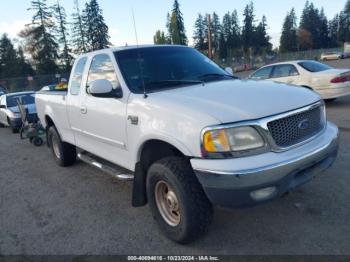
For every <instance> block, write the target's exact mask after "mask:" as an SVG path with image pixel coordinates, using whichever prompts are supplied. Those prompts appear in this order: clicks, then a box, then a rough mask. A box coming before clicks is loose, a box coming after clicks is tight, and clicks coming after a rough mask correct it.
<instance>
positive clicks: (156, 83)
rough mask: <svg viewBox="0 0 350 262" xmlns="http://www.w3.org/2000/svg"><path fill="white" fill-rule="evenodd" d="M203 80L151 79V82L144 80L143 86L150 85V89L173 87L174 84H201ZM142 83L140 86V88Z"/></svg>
mask: <svg viewBox="0 0 350 262" xmlns="http://www.w3.org/2000/svg"><path fill="white" fill-rule="evenodd" d="M203 83H204V82H203V81H201V80H161V81H153V82H146V83H145V84H144V87H146V88H147V87H150V88H151V91H152V89H159V88H162V87H175V86H182V85H196V84H203ZM142 87H143V85H142V86H141V88H142Z"/></svg>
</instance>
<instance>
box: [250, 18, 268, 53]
mask: <svg viewBox="0 0 350 262" xmlns="http://www.w3.org/2000/svg"><path fill="white" fill-rule="evenodd" d="M254 48H255V53H256V54H263V53H266V52H269V51H271V50H272V44H271V43H270V36H269V35H268V34H267V21H266V16H263V17H262V19H261V21H260V23H259V24H258V26H257V27H256V29H255V33H254Z"/></svg>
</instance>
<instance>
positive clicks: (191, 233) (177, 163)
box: [147, 157, 213, 244]
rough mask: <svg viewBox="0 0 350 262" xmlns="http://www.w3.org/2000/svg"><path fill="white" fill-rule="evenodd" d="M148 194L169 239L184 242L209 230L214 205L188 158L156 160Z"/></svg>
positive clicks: (151, 172)
mask: <svg viewBox="0 0 350 262" xmlns="http://www.w3.org/2000/svg"><path fill="white" fill-rule="evenodd" d="M147 196H148V200H149V204H150V208H151V211H152V213H153V216H154V218H155V220H156V221H157V222H158V224H159V227H160V229H161V231H162V232H163V233H164V234H165V235H166V236H167V237H168V238H169V239H171V240H173V241H175V242H178V243H181V244H185V243H189V242H191V241H193V240H195V239H197V238H198V237H200V236H201V235H203V234H204V233H206V232H207V230H208V227H209V225H210V223H211V221H212V216H213V208H212V205H211V203H210V202H209V200H208V198H207V197H206V195H205V193H204V191H203V188H202V186H201V185H200V184H199V182H198V180H197V178H196V176H195V174H194V172H193V170H192V168H191V166H190V164H189V163H188V162H187V161H185V160H183V159H180V158H176V157H171V158H166V159H162V160H160V161H158V162H156V163H154V164H153V165H152V166H151V167H150V169H149V171H148V174H147Z"/></svg>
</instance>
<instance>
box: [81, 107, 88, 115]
mask: <svg viewBox="0 0 350 262" xmlns="http://www.w3.org/2000/svg"><path fill="white" fill-rule="evenodd" d="M80 112H81V113H82V114H87V107H86V106H82V107H80Z"/></svg>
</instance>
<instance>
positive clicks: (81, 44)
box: [71, 0, 87, 54]
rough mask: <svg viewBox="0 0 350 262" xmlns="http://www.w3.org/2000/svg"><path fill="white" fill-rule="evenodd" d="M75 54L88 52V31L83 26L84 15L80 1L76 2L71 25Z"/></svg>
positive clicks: (76, 0)
mask: <svg viewBox="0 0 350 262" xmlns="http://www.w3.org/2000/svg"><path fill="white" fill-rule="evenodd" d="M71 35H72V39H71V42H72V45H73V46H74V49H73V52H74V53H76V54H79V53H85V52H87V43H86V29H85V27H84V24H83V18H82V14H81V12H80V7H79V1H78V0H75V1H74V12H73V14H72V24H71Z"/></svg>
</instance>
